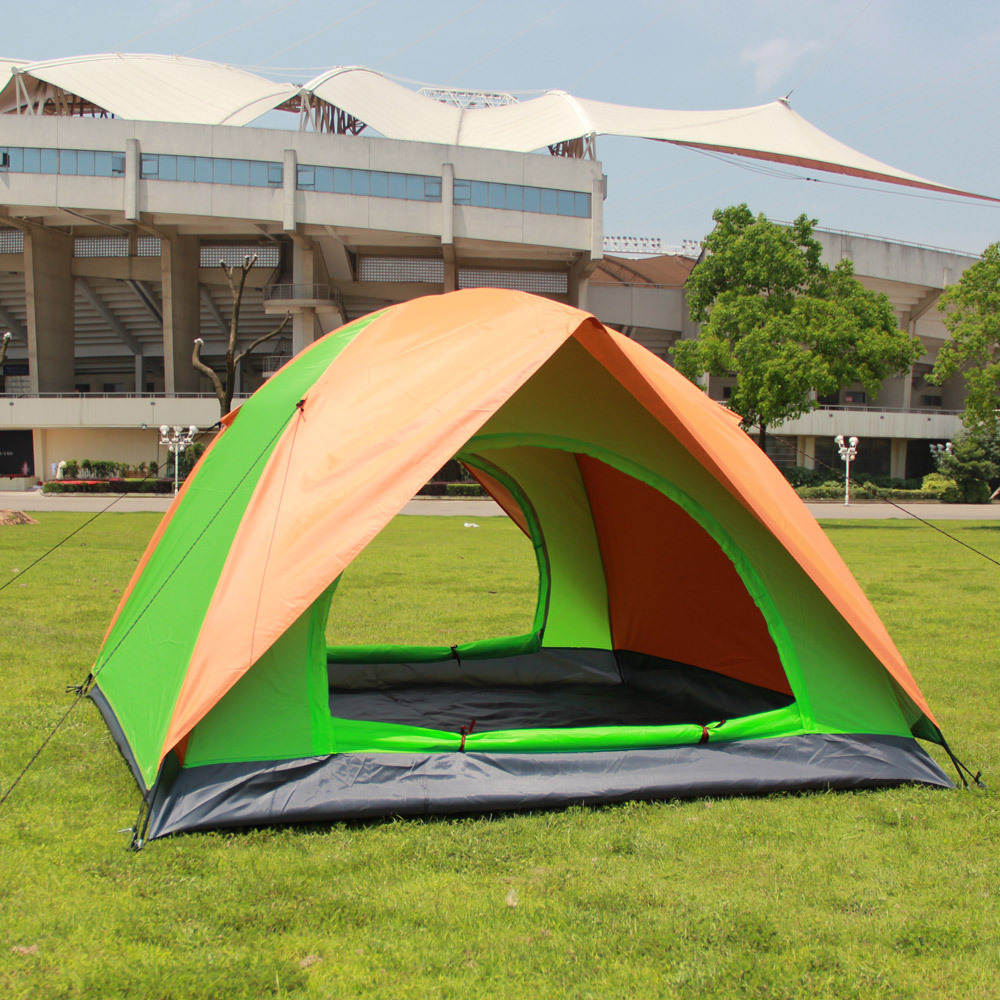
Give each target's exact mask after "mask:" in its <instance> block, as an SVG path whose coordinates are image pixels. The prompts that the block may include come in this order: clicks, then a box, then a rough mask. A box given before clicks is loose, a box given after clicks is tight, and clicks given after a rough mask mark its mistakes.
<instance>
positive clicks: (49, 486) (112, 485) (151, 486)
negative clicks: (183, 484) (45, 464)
mask: <svg viewBox="0 0 1000 1000" xmlns="http://www.w3.org/2000/svg"><path fill="white" fill-rule="evenodd" d="M173 488H174V484H173V480H171V479H109V480H107V481H106V482H99V483H81V482H79V481H77V480H72V479H50V480H49V481H48V482H47V483H44V484H43V485H42V492H43V493H171V492H173Z"/></svg>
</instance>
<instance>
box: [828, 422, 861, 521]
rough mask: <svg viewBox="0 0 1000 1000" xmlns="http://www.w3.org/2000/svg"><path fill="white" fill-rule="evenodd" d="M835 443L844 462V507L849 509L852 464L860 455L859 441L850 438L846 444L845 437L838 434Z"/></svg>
mask: <svg viewBox="0 0 1000 1000" xmlns="http://www.w3.org/2000/svg"><path fill="white" fill-rule="evenodd" d="M833 443H834V444H835V445H836V446H837V449H838V451H839V452H840V457H841V459H842V460H843V462H844V506H845V507H847V506H849V505H850V503H851V462H852V461H853V460H854V458H855V456H856V455H857V453H858V439H857V438H856V437H850V438H848V439H847V443H846V444H845V443H844V435H843V434H838V435H837V436H836V437H835V438H834V439H833Z"/></svg>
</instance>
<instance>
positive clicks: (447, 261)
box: [441, 163, 458, 292]
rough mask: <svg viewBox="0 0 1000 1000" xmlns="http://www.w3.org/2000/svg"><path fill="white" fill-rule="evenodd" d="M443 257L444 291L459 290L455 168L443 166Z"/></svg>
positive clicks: (444, 164)
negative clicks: (456, 246)
mask: <svg viewBox="0 0 1000 1000" xmlns="http://www.w3.org/2000/svg"><path fill="white" fill-rule="evenodd" d="M441 256H442V257H443V258H444V290H445V291H446V292H453V291H455V290H456V289H457V288H458V261H457V260H456V259H455V167H454V165H453V164H451V163H442V164H441Z"/></svg>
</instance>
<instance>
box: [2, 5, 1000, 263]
mask: <svg viewBox="0 0 1000 1000" xmlns="http://www.w3.org/2000/svg"><path fill="white" fill-rule="evenodd" d="M8 6H9V9H6V10H5V12H4V21H5V31H4V35H3V41H2V42H0V49H2V51H0V55H2V56H4V57H10V58H12V59H17V60H25V61H28V60H36V59H54V58H58V57H63V56H71V55H82V54H87V53H95V52H109V51H120V52H157V53H170V54H177V55H187V56H191V57H193V58H201V59H210V60H214V61H218V62H225V63H231V64H233V65H236V66H240V67H243V68H246V69H249V70H251V71H253V72H256V73H259V74H261V75H263V76H268V77H272V78H274V79H280V80H291V81H296V82H305V81H306V80H308V79H309V78H311V77H312V76H314V75H316V74H317V73H318V72H320V71H322V70H323V69H326V68H329V67H331V66H341V65H364V66H368V67H370V68H372V69H377V70H379V71H381V72H383V73H385V74H387V75H389V76H392V77H394V78H396V79H398V80H402V81H404V82H405V81H412V82H413V85H414V86H420V85H427V84H430V85H439V86H451V87H463V88H470V89H481V90H500V91H506V92H513V93H515V94H517V95H519V96H521V97H522V99H523V98H527V97H530V96H535V95H536V94H538V93H540V92H544V91H545V90H548V89H561V90H566V91H569V92H570V93H572V94H575V95H578V96H581V97H588V98H593V99H597V100H604V101H609V102H612V103H617V104H632V105H639V106H644V107H660V108H676V109H718V108H734V107H746V106H751V105H757V104H764V103H767V102H769V101H773V100H775V99H776V98H778V97H783V96H785V95H786V94H789V93H790V94H791V96H790V103H791V105H792V107H793V108H794V109H795V110H796V111H797V112H798V113H799V114H801V115H802V116H803V117H805V118H806V119H807V120H808V121H810V122H811V123H812V124H813V125H815V126H817V127H819V128H821V129H823V130H824V131H825V132H828V133H829V134H831V135H832V136H834V137H835V138H836V139H839V140H840V141H841V142H844V143H846V144H847V145H849V146H853V147H854V148H855V149H858V150H860V151H862V152H864V153H867V154H868V155H869V156H873V157H875V158H876V159H878V160H882V161H884V162H886V163H889V164H891V165H892V166H895V167H898V168H900V169H902V170H906V171H908V172H910V173H915V174H918V175H920V176H922V177H927V178H930V179H932V180H934V181H937V182H939V183H942V184H946V185H948V186H951V187H957V188H961V189H963V190H968V191H974V192H977V193H980V194H987V195H992V196H995V197H998V198H1000V172H998V170H997V169H996V165H997V163H998V156H997V153H998V144H1000V143H998V140H1000V121H998V116H997V106H998V96H1000V95H998V84H1000V59H998V54H1000V4H997V3H996V2H995V0H989V2H986V0H955V2H954V3H952V4H950V5H947V6H946V5H944V4H942V3H940V2H939V0H938V2H930V0H823V2H819V0H696V2H692V0H681V2H675V0H617V2H603V3H598V2H596V0H420V2H413V0H168V2H166V3H160V2H152V0H148V2H146V3H143V4H129V5H125V4H122V3H120V2H115V3H112V2H108V0H90V2H89V3H87V4H84V5H80V4H76V3H69V2H61V0H35V2H33V3H32V4H14V5H8ZM597 152H598V158H599V159H600V160H601V161H602V163H603V164H604V169H605V173H606V174H607V175H608V199H607V202H606V204H605V232H606V233H607V234H609V235H633V236H652V237H660V238H661V239H662V240H664V241H665V242H666V243H668V244H679V243H680V242H681V241H682V240H686V239H694V240H698V239H701V238H702V237H703V236H704V235H705V233H707V232H708V231H709V230H710V229H711V227H712V211H713V210H714V209H716V208H720V207H724V206H726V205H731V204H738V203H740V202H746V203H747V204H748V205H749V206H750V207H751V209H753V210H754V211H755V212H763V213H764V214H765V215H767V216H768V217H769V218H772V219H777V220H790V219H792V218H795V217H796V216H797V215H799V214H800V213H803V212H805V213H806V214H808V215H809V216H810V217H812V218H816V219H818V220H819V225H820V226H821V227H824V228H829V229H841V230H848V231H851V232H858V233H864V234H870V235H874V236H884V237H889V238H891V239H896V240H906V241H911V242H916V243H923V244H929V245H932V246H940V247H945V248H948V249H956V250H962V251H967V252H972V253H978V252H980V251H981V250H982V249H983V248H984V247H985V246H987V245H988V244H989V243H991V242H993V241H995V240H1000V203H997V204H991V203H989V202H979V203H975V202H969V201H967V200H964V199H958V198H949V197H947V196H942V195H936V194H933V193H926V194H917V193H915V192H910V191H908V190H907V189H902V188H892V187H890V186H887V185H878V184H875V183H873V182H868V181H861V180H854V179H850V178H840V177H839V176H837V175H825V174H821V173H819V172H816V171H801V170H799V171H796V170H794V169H793V168H789V169H788V170H787V171H784V172H786V173H789V174H792V175H793V176H792V177H789V178H775V177H772V176H766V175H764V174H761V173H758V172H757V170H758V161H753V160H739V159H734V158H727V159H726V160H725V161H720V160H719V159H717V158H715V157H712V156H709V155H707V154H705V153H699V152H696V151H694V150H690V149H684V148H681V147H677V146H671V145H669V144H666V143H658V142H650V141H648V140H642V139H624V138H614V137H602V138H599V139H598V143H597Z"/></svg>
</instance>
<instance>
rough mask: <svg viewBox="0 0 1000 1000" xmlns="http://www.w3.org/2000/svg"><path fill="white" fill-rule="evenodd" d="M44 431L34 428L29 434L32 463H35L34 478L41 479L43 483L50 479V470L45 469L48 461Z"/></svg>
mask: <svg viewBox="0 0 1000 1000" xmlns="http://www.w3.org/2000/svg"><path fill="white" fill-rule="evenodd" d="M45 435H46V431H45V430H44V429H42V428H39V427H36V428H35V429H34V430H33V431H32V432H31V444H32V450H33V451H34V457H33V461H34V463H35V478H36V479H41V480H42V482H44V481H45V480H46V479H52V478H53V476H52V470H51V469H47V468H46V467H45V463H46V461H47V459H48V452H49V450H48V448H47V447H46V444H47V443H48V442H46V440H45Z"/></svg>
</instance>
